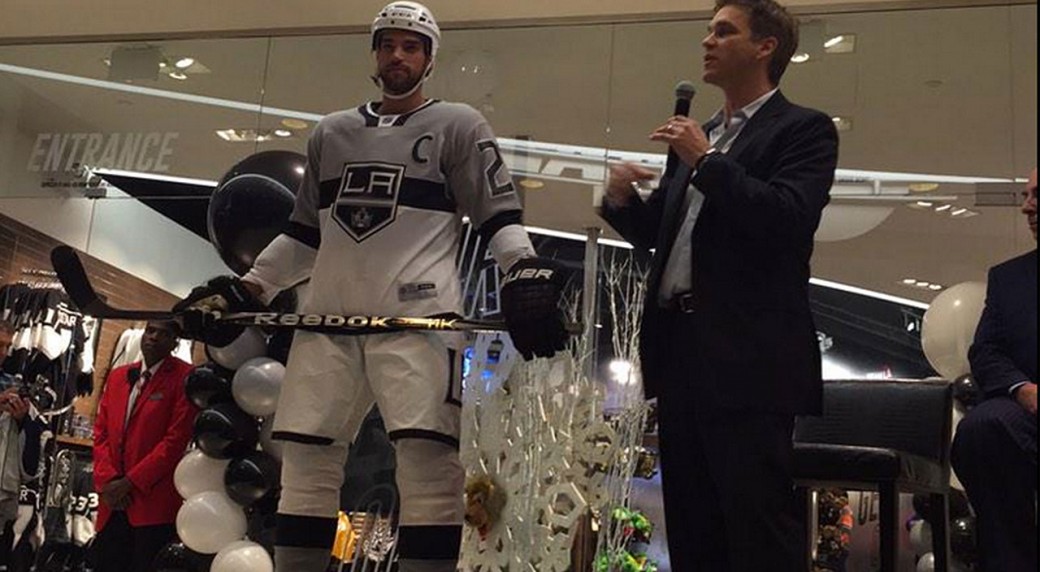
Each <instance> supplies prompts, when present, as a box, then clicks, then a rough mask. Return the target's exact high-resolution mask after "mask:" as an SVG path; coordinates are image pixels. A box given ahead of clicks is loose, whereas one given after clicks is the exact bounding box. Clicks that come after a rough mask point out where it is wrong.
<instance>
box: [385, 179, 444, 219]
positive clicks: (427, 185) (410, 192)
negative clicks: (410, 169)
mask: <svg viewBox="0 0 1040 572" xmlns="http://www.w3.org/2000/svg"><path fill="white" fill-rule="evenodd" d="M399 192H400V196H399V197H398V199H397V204H398V205H401V206H405V207H413V208H417V209H424V210H428V211H441V212H448V213H453V212H455V201H453V200H452V199H451V198H450V197H449V196H448V191H447V189H445V187H444V183H435V182H433V181H427V180H426V179H412V178H409V177H405V178H404V181H402V182H401V190H400V191H399Z"/></svg>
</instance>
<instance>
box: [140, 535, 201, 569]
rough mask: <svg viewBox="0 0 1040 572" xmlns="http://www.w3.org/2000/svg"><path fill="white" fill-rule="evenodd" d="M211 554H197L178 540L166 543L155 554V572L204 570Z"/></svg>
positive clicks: (153, 565)
mask: <svg viewBox="0 0 1040 572" xmlns="http://www.w3.org/2000/svg"><path fill="white" fill-rule="evenodd" d="M212 560H213V555H206V554H199V553H198V552H195V551H194V550H192V549H190V548H188V547H187V546H185V545H184V544H182V543H180V542H173V543H170V544H167V545H166V546H164V547H163V548H162V550H160V551H159V553H158V554H156V555H155V560H154V561H153V562H152V569H153V570H155V572H205V571H206V570H209V565H210V562H211V561H212Z"/></svg>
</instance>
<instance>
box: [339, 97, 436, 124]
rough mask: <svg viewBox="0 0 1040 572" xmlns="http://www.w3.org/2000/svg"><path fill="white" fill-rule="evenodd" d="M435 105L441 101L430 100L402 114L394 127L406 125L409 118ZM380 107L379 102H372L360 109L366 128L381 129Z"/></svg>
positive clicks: (395, 121)
mask: <svg viewBox="0 0 1040 572" xmlns="http://www.w3.org/2000/svg"><path fill="white" fill-rule="evenodd" d="M435 103H440V100H439V99H428V100H426V102H425V103H423V104H422V105H420V106H419V107H416V108H415V109H413V110H411V111H409V112H407V113H402V114H400V115H398V116H397V119H395V120H394V122H393V124H392V127H400V126H402V125H404V124H405V122H406V121H408V118H409V117H411V116H413V115H415V114H416V113H419V112H420V111H422V110H424V109H426V108H427V107H430V106H431V105H433V104H435ZM379 105H380V104H379V103H378V102H370V103H366V104H364V105H362V106H361V107H358V113H360V114H361V117H363V118H364V119H365V127H379V117H380V116H379V115H378V113H379Z"/></svg>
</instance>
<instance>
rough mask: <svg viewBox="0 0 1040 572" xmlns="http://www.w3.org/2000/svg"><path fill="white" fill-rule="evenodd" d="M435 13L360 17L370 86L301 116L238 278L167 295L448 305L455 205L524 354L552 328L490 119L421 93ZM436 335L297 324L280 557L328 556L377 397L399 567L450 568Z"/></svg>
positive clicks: (286, 396) (290, 569) (374, 305)
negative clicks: (359, 440) (307, 118)
mask: <svg viewBox="0 0 1040 572" xmlns="http://www.w3.org/2000/svg"><path fill="white" fill-rule="evenodd" d="M439 44H440V30H439V29H438V26H437V23H436V21H435V20H434V17H433V14H432V13H431V12H430V11H429V10H428V9H427V8H426V7H425V6H423V5H421V4H418V3H415V2H393V3H391V4H389V5H387V6H386V7H385V8H383V10H382V11H380V12H379V14H378V15H377V17H376V18H375V21H374V22H373V24H372V51H373V54H374V56H375V64H376V66H375V74H374V75H373V76H372V80H373V81H374V82H375V83H376V85H377V86H379V87H380V89H381V90H382V98H381V101H379V102H371V103H366V104H363V105H361V106H360V107H357V108H354V109H350V110H346V111H342V112H338V113H333V114H331V115H329V116H327V117H325V118H324V119H323V120H322V121H321V122H320V123H319V124H318V125H317V126H316V128H315V129H314V133H313V134H312V136H311V138H310V141H309V143H308V148H307V155H308V157H307V171H306V174H305V175H304V181H303V183H302V185H301V188H300V189H299V192H298V193H297V197H296V204H295V208H294V210H293V213H292V215H291V218H290V223H289V225H288V227H287V229H286V230H285V232H284V233H283V234H281V235H279V236H278V237H277V238H275V239H274V241H272V242H271V244H270V245H269V246H268V247H267V248H266V249H265V250H264V251H263V252H262V253H261V254H260V255H259V257H258V258H257V260H256V262H255V264H254V265H253V267H252V269H251V270H250V271H249V272H248V273H247V274H246V275H245V276H244V277H243V278H242V282H241V283H236V282H235V281H234V280H226V279H225V280H223V281H217V282H213V283H210V284H209V285H207V286H204V287H200V288H198V289H196V291H195V292H193V293H192V294H191V295H190V296H189V297H188V298H187V299H186V300H185V301H183V302H181V303H180V304H179V305H178V309H184V308H190V307H194V308H203V307H214V306H217V307H229V308H230V309H232V310H235V309H238V308H242V307H243V306H246V305H248V304H249V298H250V294H252V295H255V296H257V297H259V298H260V300H261V301H263V302H265V303H266V302H269V301H270V300H271V299H272V298H273V297H274V296H275V295H276V294H277V293H278V292H279V291H282V290H284V289H287V288H291V287H293V286H294V285H296V284H298V283H300V282H302V281H305V280H308V279H309V280H310V284H309V287H308V292H307V294H305V295H304V296H303V298H302V300H301V307H300V311H301V312H305V313H327V314H348V315H350V314H369V315H384V316H393V315H406V316H424V315H434V314H439V313H444V312H459V311H460V308H461V293H460V287H459V283H458V279H457V276H456V270H455V264H454V254H455V250H456V248H457V245H458V243H459V238H460V230H461V226H462V217H463V216H468V217H469V220H470V221H471V222H472V223H473V224H474V225H475V227H476V228H478V229H479V231H480V233H481V234H482V235H483V237H484V238H485V239H486V240H487V241H488V245H489V248H490V249H491V252H492V254H493V255H494V257H495V260H496V262H497V263H498V264H499V266H500V267H501V268H503V269H508V270H509V272H508V273H507V278H506V284H505V285H504V286H503V288H502V293H501V296H502V300H501V302H502V311H503V314H504V316H505V318H506V323H507V325H508V327H509V331H510V334H511V338H512V340H513V344H514V346H515V347H516V348H517V350H518V351H519V352H520V353H521V354H523V356H524V357H525V358H526V359H531V358H532V357H534V356H535V355H537V356H544V357H548V356H551V355H552V354H553V353H554V352H555V351H557V350H561V349H563V347H564V344H565V341H566V333H565V330H564V322H563V315H562V313H561V312H560V310H559V307H558V303H559V298H560V294H561V290H562V283H563V281H564V280H563V276H562V275H561V272H562V270H561V269H560V268H559V267H558V266H557V265H556V264H555V263H553V262H552V261H551V260H547V259H542V258H538V257H537V256H536V254H535V251H534V249H533V247H532V245H531V242H530V239H529V238H528V236H527V233H526V232H525V230H524V228H523V226H522V225H521V222H522V221H521V214H522V213H521V207H520V203H519V200H518V197H517V194H516V191H515V188H514V186H513V183H512V179H511V177H510V174H509V172H508V170H507V168H506V167H505V165H504V163H503V160H502V156H501V154H500V153H499V149H498V146H497V144H496V140H495V136H494V134H493V133H492V131H491V127H490V126H489V125H488V123H487V121H486V120H485V119H484V118H483V117H482V116H481V115H480V114H479V113H478V112H477V111H475V110H474V109H472V108H471V107H469V106H467V105H463V104H456V103H447V102H443V101H438V100H434V99H427V98H426V97H425V96H424V95H423V91H422V88H423V84H424V82H425V81H426V80H427V79H428V78H429V77H430V74H431V73H432V72H433V66H434V61H435V59H436V56H437V49H438V47H439ZM457 345H458V344H457V343H456V341H455V340H453V339H452V338H451V336H448V335H444V334H435V333H426V332H399V333H391V334H379V335H371V336H328V335H323V334H316V333H311V332H303V331H300V332H297V333H296V336H295V339H294V341H293V346H292V350H291V352H290V356H289V363H288V366H287V370H286V375H285V381H284V383H283V387H282V393H281V398H280V402H279V406H278V411H277V414H276V415H275V427H274V436H275V438H279V439H282V440H283V441H285V447H284V453H283V467H282V493H281V501H280V504H279V509H278V512H279V514H278V534H277V542H276V550H275V567H276V570H278V572H311V571H313V572H318V571H323V570H325V568H326V566H327V564H328V560H329V554H330V547H331V546H332V542H333V537H334V533H335V529H336V522H337V519H336V516H337V509H338V500H339V489H340V484H341V482H342V480H343V465H344V462H345V460H346V457H347V447H348V445H349V443H350V441H351V439H353V437H354V435H355V433H356V432H357V429H358V427H359V425H360V423H361V422H362V420H363V419H364V417H365V414H366V413H367V412H368V410H369V409H370V408H371V406H372V404H373V403H376V404H378V406H379V409H380V412H381V413H382V416H383V419H384V422H385V424H386V426H387V430H388V434H389V437H390V438H391V440H392V441H393V442H394V447H395V451H396V457H397V474H396V478H397V486H398V489H399V492H400V495H401V498H400V525H399V540H398V550H397V552H398V555H399V569H400V571H401V572H418V571H422V572H440V571H449V570H455V567H456V562H457V558H458V547H459V543H460V537H461V524H462V520H463V506H462V498H463V497H462V490H463V480H464V472H463V468H462V466H461V464H460V462H459V458H458V447H459V441H458V439H459V422H460V417H459V413H460V398H461V388H460V381H461V380H460V377H461V375H460V367H459V361H458V357H459V356H458V354H457V353H456V346H457Z"/></svg>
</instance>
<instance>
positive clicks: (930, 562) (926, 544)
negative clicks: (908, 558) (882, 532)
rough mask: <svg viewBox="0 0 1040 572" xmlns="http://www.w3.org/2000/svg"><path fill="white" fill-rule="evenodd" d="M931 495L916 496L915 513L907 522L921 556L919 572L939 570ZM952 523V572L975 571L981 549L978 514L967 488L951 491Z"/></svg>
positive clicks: (950, 529) (950, 526) (950, 532)
mask: <svg viewBox="0 0 1040 572" xmlns="http://www.w3.org/2000/svg"><path fill="white" fill-rule="evenodd" d="M934 512H935V511H934V510H933V508H932V506H931V500H930V498H929V496H928V495H925V494H915V495H914V514H913V516H911V517H910V519H909V520H908V521H907V523H906V526H907V529H908V530H909V531H910V546H911V547H912V549H913V551H914V554H916V555H917V557H918V559H917V572H933V571H934V570H935V554H934V553H933V552H932V523H933V522H935V520H934V519H935V518H936V515H934ZM949 516H950V522H949V523H948V524H947V530H948V531H949V534H950V552H952V554H953V560H952V561H951V562H950V570H951V572H966V571H968V570H973V569H974V568H975V566H976V565H977V563H978V550H977V548H976V544H975V517H974V516H973V515H972V513H971V507H970V505H969V504H968V497H967V495H965V494H964V491H960V490H957V489H954V488H951V489H950V494H949Z"/></svg>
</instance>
